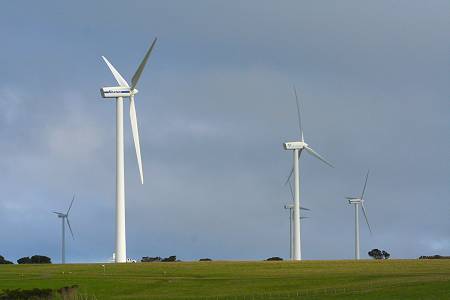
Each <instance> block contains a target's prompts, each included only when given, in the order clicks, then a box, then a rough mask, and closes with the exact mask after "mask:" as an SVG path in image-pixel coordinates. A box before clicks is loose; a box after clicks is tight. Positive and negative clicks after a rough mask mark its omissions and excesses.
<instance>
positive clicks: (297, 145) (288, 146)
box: [283, 142, 308, 150]
mask: <svg viewBox="0 0 450 300" xmlns="http://www.w3.org/2000/svg"><path fill="white" fill-rule="evenodd" d="M283 147H284V149H285V150H296V149H297V150H301V149H304V148H307V147H308V144H307V143H305V142H287V143H283Z"/></svg>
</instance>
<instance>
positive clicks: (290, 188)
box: [289, 181, 295, 202]
mask: <svg viewBox="0 0 450 300" xmlns="http://www.w3.org/2000/svg"><path fill="white" fill-rule="evenodd" d="M289 190H290V191H291V196H292V202H294V201H295V199H294V192H293V191H292V184H291V182H290V181H289Z"/></svg>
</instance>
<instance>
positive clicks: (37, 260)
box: [17, 255, 52, 264]
mask: <svg viewBox="0 0 450 300" xmlns="http://www.w3.org/2000/svg"><path fill="white" fill-rule="evenodd" d="M17 263H18V264H51V263H52V261H51V259H50V257H47V256H43V255H33V256H32V257H31V258H29V257H28V256H25V257H22V258H19V259H18V260H17Z"/></svg>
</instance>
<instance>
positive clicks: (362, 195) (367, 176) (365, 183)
mask: <svg viewBox="0 0 450 300" xmlns="http://www.w3.org/2000/svg"><path fill="white" fill-rule="evenodd" d="M369 171H370V170H367V174H366V181H365V182H364V187H363V191H362V193H361V199H364V198H363V197H364V192H365V191H366V185H367V179H368V178H369Z"/></svg>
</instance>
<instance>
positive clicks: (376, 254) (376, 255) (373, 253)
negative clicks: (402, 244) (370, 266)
mask: <svg viewBox="0 0 450 300" xmlns="http://www.w3.org/2000/svg"><path fill="white" fill-rule="evenodd" d="M367 254H369V256H370V257H372V258H373V259H389V257H391V255H390V254H389V253H387V252H386V251H384V250H383V251H381V250H379V249H372V250H370V251H369V252H368V253H367Z"/></svg>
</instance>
